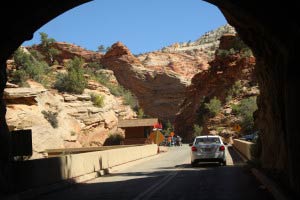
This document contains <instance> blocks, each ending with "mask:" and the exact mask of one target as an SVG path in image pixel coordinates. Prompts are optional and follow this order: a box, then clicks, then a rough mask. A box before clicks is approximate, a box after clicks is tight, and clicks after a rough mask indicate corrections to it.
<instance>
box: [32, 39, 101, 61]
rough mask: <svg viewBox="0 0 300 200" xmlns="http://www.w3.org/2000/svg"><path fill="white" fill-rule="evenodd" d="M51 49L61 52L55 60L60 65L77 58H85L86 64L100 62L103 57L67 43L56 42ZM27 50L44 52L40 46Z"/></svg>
mask: <svg viewBox="0 0 300 200" xmlns="http://www.w3.org/2000/svg"><path fill="white" fill-rule="evenodd" d="M51 47H52V48H55V49H57V50H59V51H60V53H59V55H56V56H55V58H54V59H55V60H56V61H58V63H64V60H68V59H73V58H74V57H75V56H77V57H80V58H83V59H84V60H85V61H86V62H99V60H100V59H101V58H102V56H103V54H102V53H99V52H94V51H90V50H86V49H84V48H82V47H80V46H78V45H74V44H70V43H67V42H54V43H53V44H51ZM27 48H29V49H35V50H38V51H39V52H43V50H42V48H41V46H40V45H37V46H32V47H27Z"/></svg>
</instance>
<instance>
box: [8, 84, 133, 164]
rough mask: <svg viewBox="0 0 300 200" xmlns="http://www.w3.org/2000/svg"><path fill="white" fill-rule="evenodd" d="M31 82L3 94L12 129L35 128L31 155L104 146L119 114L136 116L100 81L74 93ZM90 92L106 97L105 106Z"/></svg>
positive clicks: (112, 131) (37, 155)
mask: <svg viewBox="0 0 300 200" xmlns="http://www.w3.org/2000/svg"><path fill="white" fill-rule="evenodd" d="M29 84H30V86H31V87H30V88H7V89H5V90H4V98H5V99H6V102H7V114H6V121H7V124H8V127H9V129H10V130H22V129H31V130H32V139H33V141H32V142H33V156H32V157H31V159H35V158H41V157H43V156H45V155H44V151H45V150H46V149H53V148H72V147H87V146H101V145H103V143H104V141H105V140H106V138H107V136H108V134H109V133H114V132H116V131H117V124H118V118H124V119H129V118H133V117H135V113H134V112H133V111H132V110H131V109H130V107H129V106H124V105H123V104H122V100H121V99H117V98H116V97H114V96H113V95H111V94H110V92H109V90H108V89H107V88H105V87H103V86H101V85H98V86H95V85H94V87H93V89H92V90H91V89H85V91H84V93H83V94H82V95H72V94H66V93H65V94H59V93H57V92H55V91H51V90H46V89H44V88H43V87H42V86H41V85H39V84H37V83H34V82H30V83H29ZM37 86H38V87H37ZM91 93H93V94H97V95H101V96H103V97H104V106H103V107H101V108H99V107H96V106H94V105H93V102H92V101H91V96H90V94H91ZM45 113H48V114H50V115H52V119H50V120H52V121H53V120H55V119H56V120H57V127H53V126H52V125H51V122H50V121H49V120H47V119H46V118H45ZM54 118H55V119H54Z"/></svg>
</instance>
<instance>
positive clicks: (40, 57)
mask: <svg viewBox="0 0 300 200" xmlns="http://www.w3.org/2000/svg"><path fill="white" fill-rule="evenodd" d="M29 52H30V54H31V55H32V56H33V57H34V58H35V59H37V60H38V61H44V59H45V56H44V55H43V54H41V53H40V52H39V51H37V50H35V49H30V50H29Z"/></svg>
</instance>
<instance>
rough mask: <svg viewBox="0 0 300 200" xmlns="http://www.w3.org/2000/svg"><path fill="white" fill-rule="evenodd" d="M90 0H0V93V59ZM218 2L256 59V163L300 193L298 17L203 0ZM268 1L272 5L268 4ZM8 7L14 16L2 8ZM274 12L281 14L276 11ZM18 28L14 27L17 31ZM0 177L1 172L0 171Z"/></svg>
mask: <svg viewBox="0 0 300 200" xmlns="http://www.w3.org/2000/svg"><path fill="white" fill-rule="evenodd" d="M89 1H90V0H78V1H71V0H68V1H57V2H53V1H43V2H39V3H36V1H33V0H28V1H16V0H14V1H7V2H3V3H1V8H0V11H1V12H0V13H1V14H0V16H1V19H4V20H2V21H1V23H0V25H1V27H2V30H6V31H5V32H4V35H3V36H2V37H1V46H0V52H1V54H0V64H1V68H0V78H1V79H0V80H1V82H0V86H1V88H0V95H1V96H3V90H4V87H5V83H6V69H5V62H6V59H7V58H8V57H9V56H10V55H11V54H12V52H13V51H14V50H15V49H16V48H17V47H18V46H20V45H21V44H22V43H23V42H24V41H25V40H28V39H31V38H32V36H33V33H34V32H35V31H36V30H37V29H38V28H40V27H41V26H42V25H44V24H45V23H47V22H48V21H50V20H51V19H53V18H55V17H56V16H58V15H59V14H61V13H63V12H65V11H67V10H69V9H71V8H73V7H75V6H79V5H81V4H83V3H86V2H89ZM206 1H207V2H209V3H212V4H214V5H216V6H217V7H219V9H220V10H221V12H222V13H223V14H224V16H225V18H226V19H227V21H228V22H229V24H231V25H232V26H234V27H235V28H236V30H237V32H238V33H239V35H240V37H241V38H242V39H243V41H245V43H247V44H248V45H249V46H250V47H251V49H252V50H253V52H254V54H255V56H256V59H257V67H256V75H257V77H258V82H259V87H260V89H261V97H260V98H259V100H258V107H259V111H258V114H257V118H256V121H257V123H258V126H259V129H261V130H262V131H263V135H262V141H263V144H264V146H263V153H262V157H261V159H262V165H263V167H266V168H272V169H273V168H275V169H277V170H279V171H282V172H286V173H287V175H288V177H289V184H290V187H291V188H292V190H293V191H294V192H295V193H296V194H297V196H299V195H300V172H299V171H298V169H300V162H299V161H298V160H299V158H300V156H299V153H297V151H298V146H299V144H300V142H299V139H300V135H299V130H298V120H297V116H298V113H299V111H300V109H299V106H297V105H298V102H297V93H298V92H299V85H300V80H299V79H298V77H297V73H296V72H297V65H298V56H297V48H298V47H299V43H300V42H299V38H300V37H299V36H300V28H299V27H300V26H299V25H300V22H299V21H297V17H299V16H297V15H299V14H298V13H299V6H297V5H296V3H294V4H293V3H290V4H288V3H286V4H285V5H282V3H279V2H272V5H270V3H267V2H261V1H259V0H253V1H244V2H237V1H234V0H206ZM270 6H272V8H270ZM7 10H11V11H13V13H14V18H8V17H7V16H6V15H5V14H4V13H6V12H5V11H7ZM279 13H287V14H285V15H280V14H279ZM20 29H22V30H23V31H22V32H20V31H19V30H20ZM0 106H1V110H0V114H1V115H0V123H1V124H0V130H1V134H0V150H1V151H0V152H1V153H0V155H1V156H0V157H1V158H0V159H1V162H0V175H1V174H2V176H3V170H2V168H3V166H4V165H5V163H7V162H8V161H7V160H8V159H9V154H10V147H9V135H8V129H7V127H6V122H5V104H4V102H3V100H2V99H1V105H0ZM3 163H4V164H3ZM0 178H1V176H0Z"/></svg>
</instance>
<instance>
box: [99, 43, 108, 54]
mask: <svg viewBox="0 0 300 200" xmlns="http://www.w3.org/2000/svg"><path fill="white" fill-rule="evenodd" d="M97 52H101V53H105V52H106V48H105V46H104V45H103V44H101V45H100V46H98V50H97Z"/></svg>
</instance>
